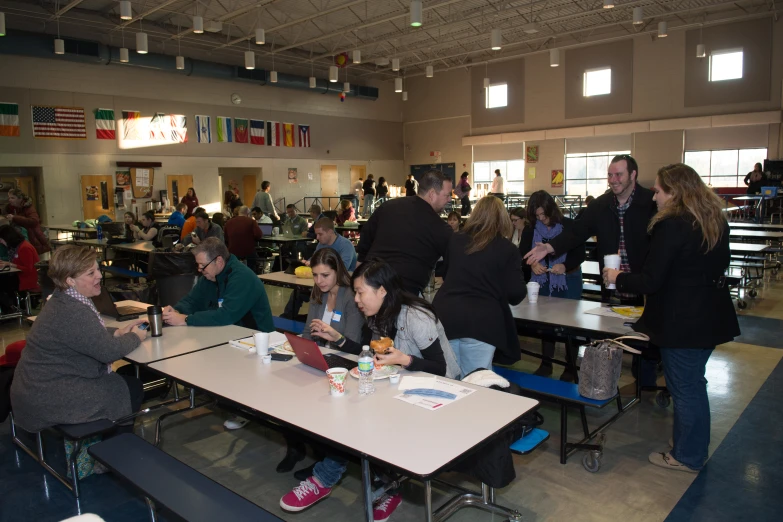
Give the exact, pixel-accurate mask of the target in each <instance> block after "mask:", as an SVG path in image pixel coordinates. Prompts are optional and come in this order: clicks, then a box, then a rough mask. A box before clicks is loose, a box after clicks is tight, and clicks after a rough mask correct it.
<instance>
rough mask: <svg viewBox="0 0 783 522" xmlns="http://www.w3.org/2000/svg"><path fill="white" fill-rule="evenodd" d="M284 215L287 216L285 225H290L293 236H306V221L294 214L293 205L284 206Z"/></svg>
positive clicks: (294, 208)
mask: <svg viewBox="0 0 783 522" xmlns="http://www.w3.org/2000/svg"><path fill="white" fill-rule="evenodd" d="M285 214H286V216H287V219H286V220H285V223H286V224H290V225H291V232H293V234H294V236H303V237H304V236H306V235H307V220H306V219H305V218H303V217H302V216H300V215H299V214H297V213H296V207H295V206H294V205H293V204H288V205H286V206H285Z"/></svg>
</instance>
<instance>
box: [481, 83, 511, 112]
mask: <svg viewBox="0 0 783 522" xmlns="http://www.w3.org/2000/svg"><path fill="white" fill-rule="evenodd" d="M486 91H487V109H495V108H497V107H505V106H506V105H508V85H506V84H505V83H499V84H497V85H490V86H489V88H488V89H486Z"/></svg>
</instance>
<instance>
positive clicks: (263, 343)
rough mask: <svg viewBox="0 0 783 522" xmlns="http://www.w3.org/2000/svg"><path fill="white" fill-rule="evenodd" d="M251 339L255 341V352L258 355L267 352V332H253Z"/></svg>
mask: <svg viewBox="0 0 783 522" xmlns="http://www.w3.org/2000/svg"><path fill="white" fill-rule="evenodd" d="M253 341H255V343H256V353H257V354H258V355H260V356H262V357H263V356H264V355H267V354H268V353H269V333H268V332H258V333H254V334H253Z"/></svg>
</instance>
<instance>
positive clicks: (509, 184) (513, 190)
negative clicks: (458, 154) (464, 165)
mask: <svg viewBox="0 0 783 522" xmlns="http://www.w3.org/2000/svg"><path fill="white" fill-rule="evenodd" d="M500 163H504V164H505V165H503V166H501V165H499V164H500ZM509 163H515V164H517V165H514V166H515V167H516V168H515V169H514V170H515V171H517V172H518V171H521V172H522V179H521V180H520V179H513V180H512V179H510V178H511V176H510V175H509V170H508V164H509ZM478 164H486V165H487V167H488V168H489V179H488V180H483V179H481V180H480V179H478V178H477V177H476V165H478ZM493 167H494V168H493ZM520 167H521V168H520ZM495 168H500V171H501V174H502V175H503V180H504V182H505V189H506V194H524V193H525V191H524V190H525V168H526V165H525V160H524V159H523V158H519V159H514V160H486V161H474V162H473V185H477V184H479V183H481V184H484V183H486V184H488V185H491V184H492V180H493V179H494V177H495V176H494V173H495ZM515 178H518V176H515ZM517 189H519V190H517ZM471 196H472V197H476V196H478V191H477V192H472V193H471ZM478 197H481V196H478Z"/></svg>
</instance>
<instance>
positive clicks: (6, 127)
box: [0, 103, 19, 136]
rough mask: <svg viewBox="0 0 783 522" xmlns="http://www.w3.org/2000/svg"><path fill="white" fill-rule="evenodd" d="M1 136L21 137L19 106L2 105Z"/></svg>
mask: <svg viewBox="0 0 783 522" xmlns="http://www.w3.org/2000/svg"><path fill="white" fill-rule="evenodd" d="M0 136H19V105H18V104H16V103H0Z"/></svg>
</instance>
